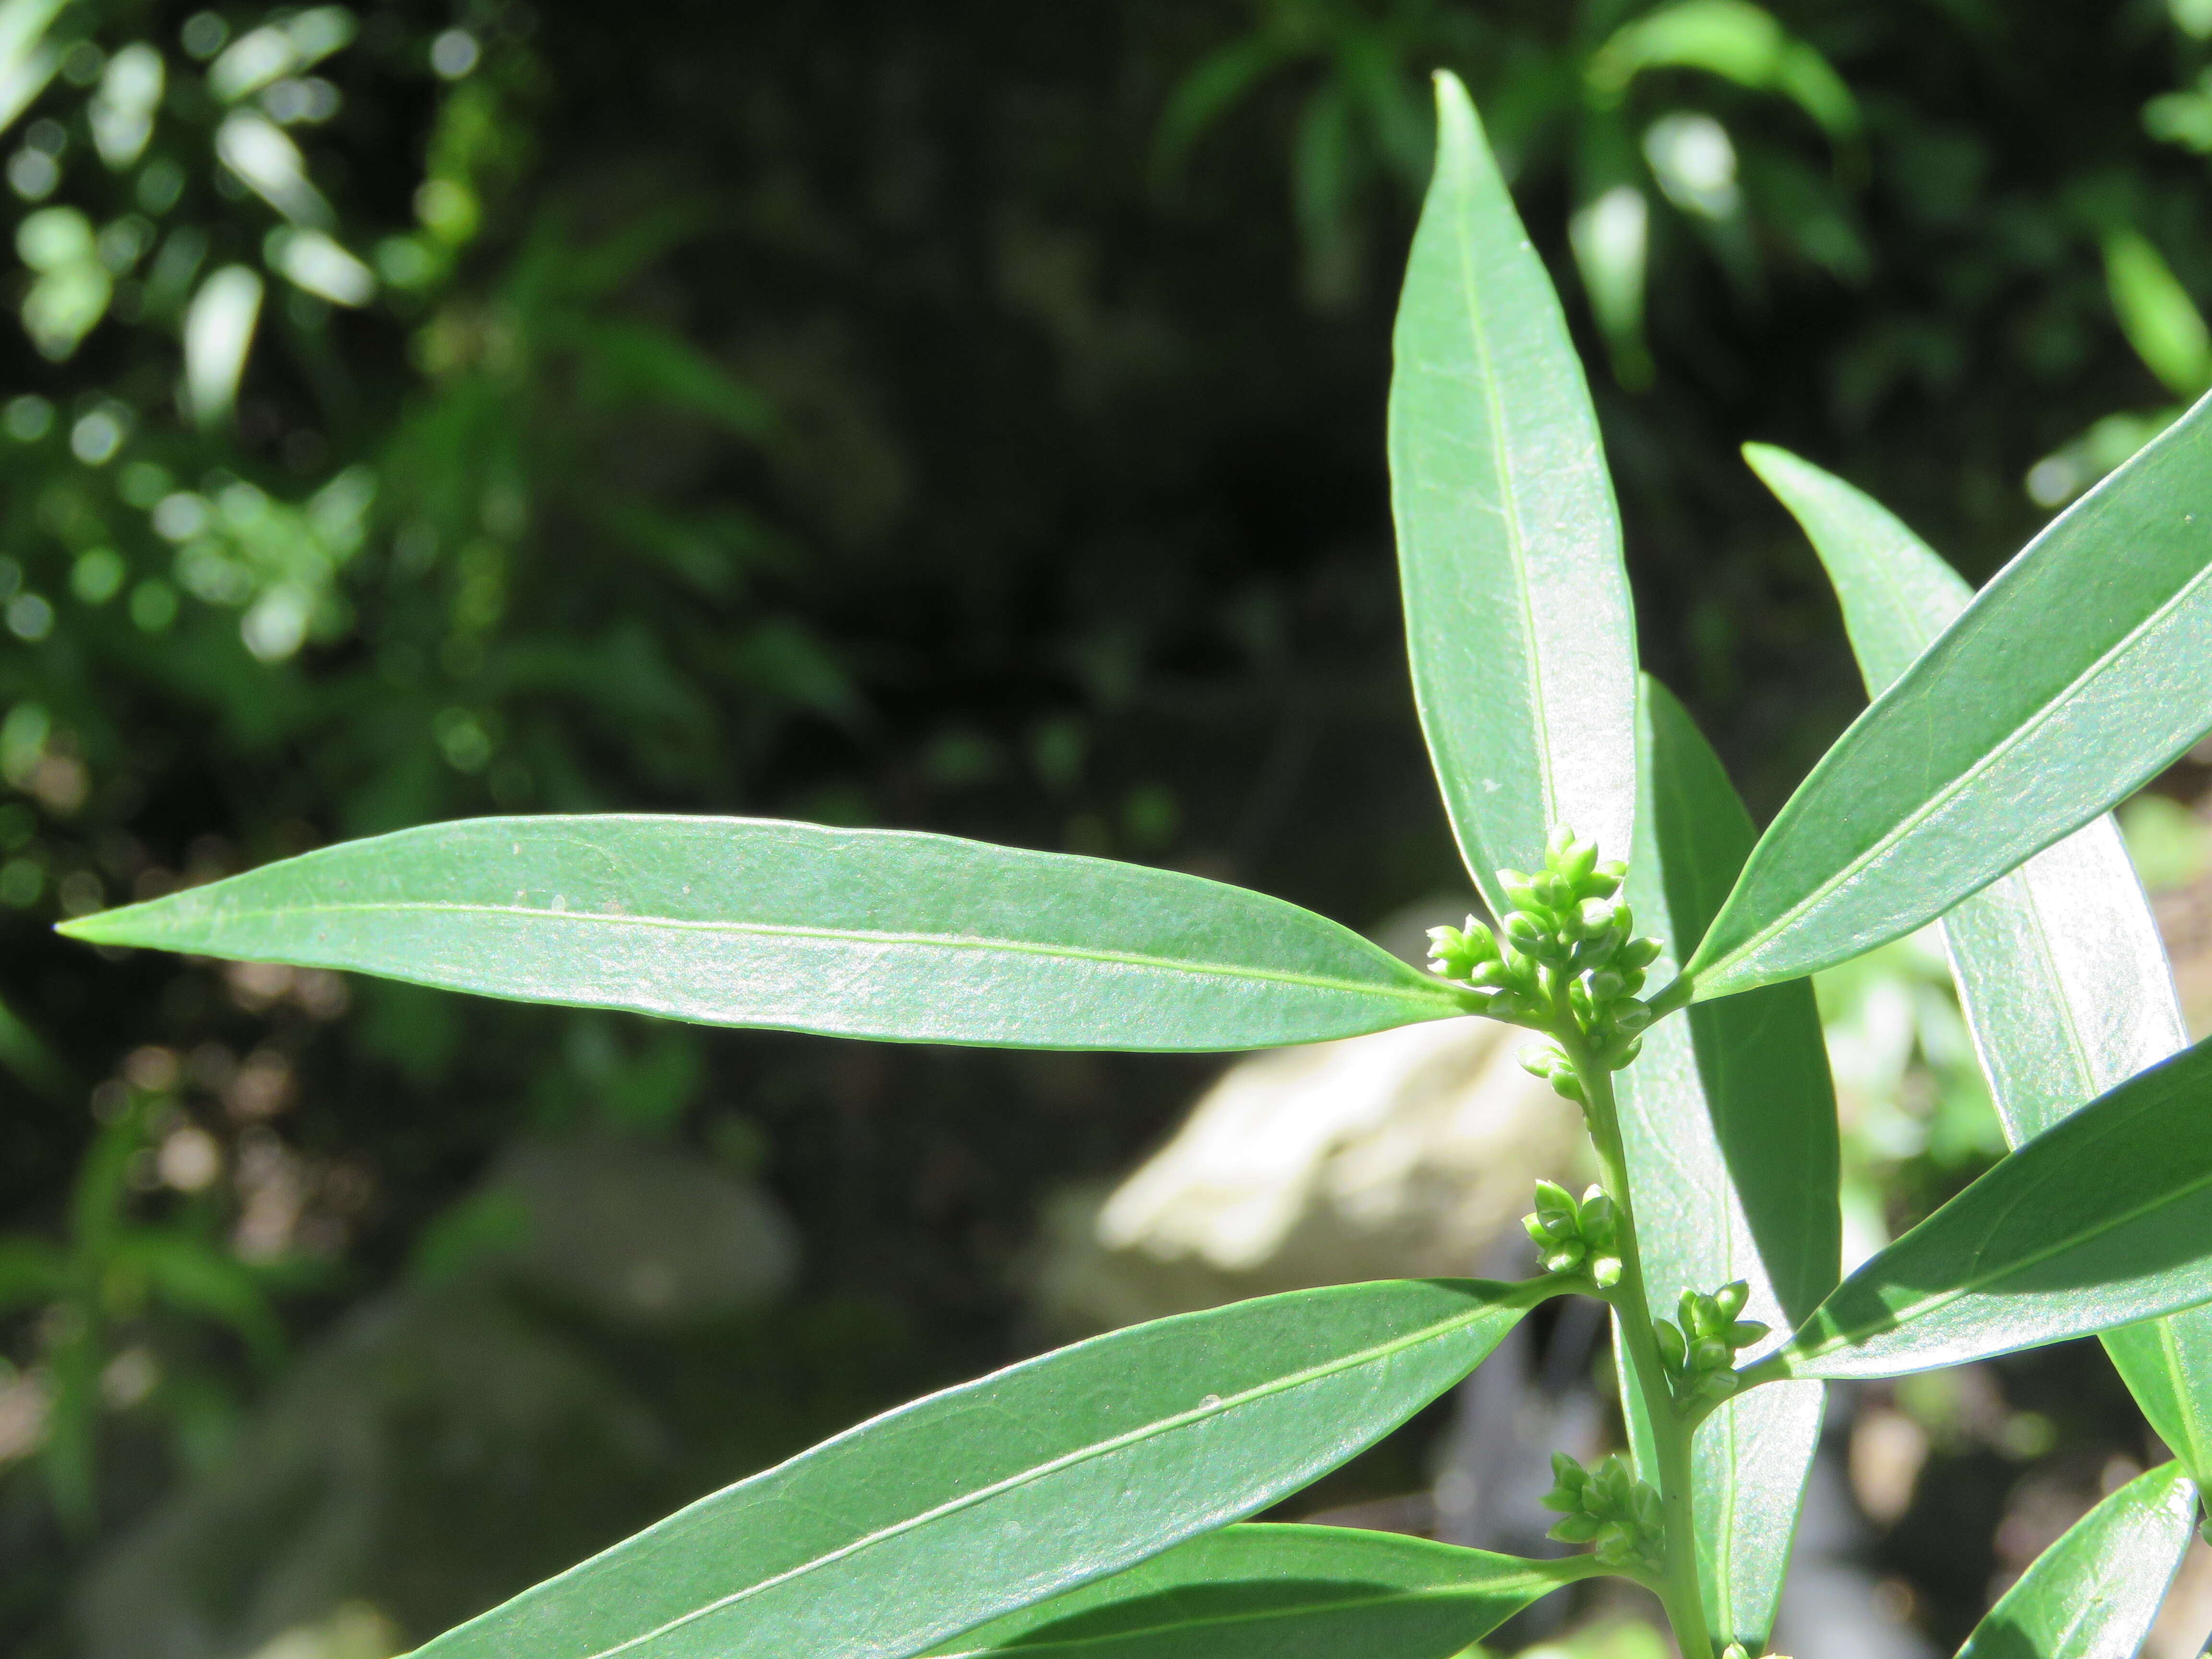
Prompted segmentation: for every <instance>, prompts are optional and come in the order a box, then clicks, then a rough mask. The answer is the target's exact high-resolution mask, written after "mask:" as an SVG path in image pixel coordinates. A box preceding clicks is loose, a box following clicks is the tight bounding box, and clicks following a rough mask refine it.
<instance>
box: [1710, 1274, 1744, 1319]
mask: <svg viewBox="0 0 2212 1659" xmlns="http://www.w3.org/2000/svg"><path fill="white" fill-rule="evenodd" d="M1750 1300H1751V1285H1750V1284H1749V1282H1748V1281H1747V1280H1744V1279H1730V1280H1729V1282H1728V1283H1727V1284H1725V1285H1722V1286H1721V1287H1720V1289H1718V1290H1717V1291H1714V1292H1713V1308H1714V1310H1715V1311H1716V1312H1717V1313H1718V1314H1719V1316H1721V1317H1722V1318H1723V1319H1734V1318H1735V1316H1737V1315H1738V1314H1740V1313H1741V1312H1742V1311H1743V1304H1745V1303H1747V1302H1748V1301H1750Z"/></svg>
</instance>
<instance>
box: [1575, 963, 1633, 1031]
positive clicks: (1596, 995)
mask: <svg viewBox="0 0 2212 1659" xmlns="http://www.w3.org/2000/svg"><path fill="white" fill-rule="evenodd" d="M1583 985H1584V986H1586V987H1589V999H1590V1000H1591V1001H1592V1002H1595V1003H1599V1004H1604V1003H1608V1002H1612V1001H1613V1000H1615V999H1616V998H1618V997H1619V996H1620V994H1621V993H1622V991H1623V990H1624V989H1625V988H1626V987H1625V985H1624V982H1623V981H1622V980H1621V977H1620V975H1619V974H1616V973H1614V972H1613V969H1610V968H1593V969H1590V970H1589V972H1588V973H1586V974H1584V975H1583ZM1615 1024H1618V1022H1617V1021H1616V1022H1615Z"/></svg>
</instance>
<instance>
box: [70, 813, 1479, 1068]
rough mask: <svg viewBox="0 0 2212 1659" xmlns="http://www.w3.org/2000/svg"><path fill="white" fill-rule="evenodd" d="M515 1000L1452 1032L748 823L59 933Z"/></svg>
mask: <svg viewBox="0 0 2212 1659" xmlns="http://www.w3.org/2000/svg"><path fill="white" fill-rule="evenodd" d="M64 932H66V933H71V934H73V935H75V936H76V937H77V938H79V939H90V940H92V941H94V943H97V944H106V945H149V946H155V947H158V948H161V949H164V950H171V951H191V952H194V953H197V954H199V955H204V956H215V957H236V958H241V959H244V960H247V961H260V962H284V963H295V964H299V965H302V966H307V967H316V968H349V969H357V970H359V971H361V972H363V973H372V974H381V975H385V976H386V977H387V978H392V979H404V980H411V981H415V982H416V983H417V984H422V985H436V986H442V987H447V988H448V989H452V990H459V991H475V992H479V993H482V994H486V995H490V996H501V997H512V998H516V999H520V1000H525V1001H532V1002H558V1003H569V1004H578V1005H583V1006H594V1007H605V1008H629V1009H635V1010H637V1011H639V1012H643V1013H649V1014H662V1015H668V1016H671V1017H673V1018H678V1019H690V1020H699V1021H702V1022H705V1023H708V1024H720V1025H769V1026H779V1027H781V1028H784V1029H786V1030H799V1031H822V1032H828V1033H831V1034H833V1035H837V1036H866V1037H892V1038H897V1039H901V1040H904V1041H908V1042H971V1043H995V1044H1000V1045H1005V1046H1008V1047H1018V1048H1152V1049H1176V1048H1197V1049H1215V1048H1259V1047H1263V1046H1269V1045H1273V1044H1276V1043H1285V1042H1313V1041H1315V1040H1316V1039H1317V1038H1322V1037H1334V1036H1350V1035H1352V1034H1355V1033H1358V1032H1362V1031H1372V1030H1383V1029H1384V1028H1386V1027H1389V1026H1393V1025H1403V1024H1410V1023H1411V1022H1413V1021H1415V1020H1421V1019H1435V1018H1441V1017H1443V1016H1445V1015H1449V1014H1453V1013H1456V1012H1460V1009H1459V1007H1458V1005H1457V1003H1456V1002H1455V1000H1453V999H1452V998H1451V996H1450V995H1449V993H1448V992H1446V991H1444V990H1443V987H1440V986H1439V985H1438V983H1437V981H1434V980H1432V979H1430V978H1428V977H1427V976H1426V975H1422V974H1420V973H1418V972H1416V971H1415V970H1414V969H1411V968H1408V967H1407V966H1406V965H1404V964H1403V963H1400V962H1398V961H1397V960H1396V959H1395V957H1391V956H1390V955H1389V953H1388V952H1387V951H1383V950H1381V949H1379V948H1377V947H1376V946H1375V945H1370V944H1369V943H1368V942H1367V941H1366V940H1364V939H1361V938H1359V937H1358V935H1357V934H1355V933H1351V932H1349V931H1348V930H1346V929H1345V928H1343V927H1338V926H1337V925H1336V924H1335V923H1334V922H1332V921H1327V920H1326V919H1324V918H1322V917H1321V916H1316V915H1313V914H1312V913H1311V912H1310V911H1307V910H1302V909H1300V908H1298V907H1297V906H1296V905H1294V904H1286V903H1285V902H1283V901H1281V900H1279V899H1273V898H1269V897H1267V896H1265V895H1264V894H1260V893H1253V892H1248V891H1246V890H1243V888H1238V887H1230V886H1225V885H1224V884H1221V883H1219V882H1212V881H1206V880H1203V879H1201V878H1199V877H1196V876H1187V875H1182V874H1180V873H1178V872H1175V871H1170V870H1152V869H1146V868H1144V867H1142V866H1137V865H1128V864H1113V863H1109V862H1107V861H1105V860H1100V859H1086V858H1074V857H1070V856H1067V855H1066V854H1057V853H1030V852H1022V851H1019V850H1017V849H1014V848H1003V847H991V846H987V845H985V844H984V843H982V842H970V841H957V840H955V839H953V838H951V836H928V835H915V834H909V833H907V832H903V831H896V830H881V829H823V828H822V827H820V826H818V825H815V824H806V823H783V822H779V821H776V820H773V819H761V818H708V817H647V816H629V815H610V816H604V817H518V818H470V819H464V820H461V821H459V822H457V823H435V824H428V825H425V826H423V827H422V828H421V829H403V830H401V831H399V832H398V834H396V835H390V836H377V837H375V838H374V839H373V840H368V841H358V842H345V843H344V844H343V845H340V846H337V847H331V848H325V849H324V850H323V851H320V852H316V853H309V854H305V855H304V856H302V857H300V858H295V859H288V860H285V861H284V862H283V863H281V864H273V865H269V866H264V868H262V869H259V870H255V871H252V872H248V873H247V874H246V875H242V876H234V877H232V878H230V879H229V880H228V881H220V882H216V883H213V884H210V885H208V886H205V887H194V888H188V889H186V890H185V891H183V892H180V893H176V894H173V895H171V896H169V897H167V898H162V899H156V900H155V901H153V902H150V903H146V904H135V905H131V906H129V907H127V908H124V909H120V910H111V911H107V912H106V913H104V914H101V915H94V916H87V917H84V918H82V920H80V921H74V922H70V923H67V924H64Z"/></svg>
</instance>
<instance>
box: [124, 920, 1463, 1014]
mask: <svg viewBox="0 0 2212 1659" xmlns="http://www.w3.org/2000/svg"><path fill="white" fill-rule="evenodd" d="M417 913H420V914H426V915H483V916H525V917H531V918H533V919H536V920H539V921H562V922H581V923H587V924H598V925H600V926H606V927H643V928H657V929H665V930H666V931H668V932H671V933H744V934H754V935H759V936H763V937H768V938H778V939H781V938H793V939H836V940H842V941H844V942H846V943H848V944H856V945H857V944H872V945H926V946H928V947H931V948H933V949H939V950H948V951H1004V952H1006V954H1008V955H1012V956H1036V957H1060V958H1066V959H1069V960H1073V961H1079V962H1098V963H1117V964H1121V965H1123V966H1129V967H1140V968H1153V969H1164V970H1167V971H1170V972H1175V973H1188V974H1197V975H1210V976H1215V977H1225V978H1235V979H1255V980H1264V981H1269V982H1271V983H1277V984H1285V985H1300V986H1305V987H1310V988H1313V989H1316V990H1326V991H1354V992H1358V993H1360V994H1364V995H1370V996H1394V997H1401V998H1403V999H1405V1000H1407V1001H1409V1002H1419V1003H1427V1004H1432V1005H1437V1006H1446V1007H1457V1006H1458V1003H1457V1000H1455V998H1453V997H1452V996H1450V995H1449V994H1446V993H1442V992H1435V991H1431V990H1430V989H1428V988H1427V987H1425V986H1413V985H1392V984H1389V983H1388V982H1386V981H1374V980H1356V979H1337V978H1332V977H1330V976H1328V975H1323V974H1301V973H1296V972H1292V971H1291V970H1290V969H1279V968H1254V967H1246V966H1243V965H1240V964H1238V963H1216V962H1198V961H1189V960H1185V959H1182V958H1179V957H1160V956H1150V955H1146V953H1144V952H1142V951H1105V950H1099V949H1097V948H1096V947H1086V946H1080V945H1046V944H1038V943H1036V942H1035V941H1032V940H1027V939H993V938H983V937H979V936H976V935H973V934H951V933H888V932H884V931H879V930H876V929H871V928H865V927H808V926H805V924H803V923H798V922H756V921H689V920H686V919H684V918H683V917H678V916H649V915H630V914H628V913H626V912H610V911H605V910H552V909H547V908H543V907H541V906H534V905H513V904H461V903H440V902H429V901H427V900H408V901H406V902H399V903H389V904H382V903H379V904H368V903H362V904H288V905H280V906H264V907H257V908H251V909H248V908H225V909H224V910H223V911H222V915H221V916H220V918H219V920H220V921H224V922H231V921H276V920H283V919H286V918H290V917H296V916H321V915H330V916H338V915H413V914H417ZM208 920H209V919H203V920H202V921H199V922H197V923H194V922H185V923H179V924H178V925H176V926H174V927H171V928H169V929H167V930H166V931H167V932H169V933H172V934H179V933H181V934H185V935H187V936H189V935H190V934H191V932H192V931H193V930H194V928H195V927H204V926H206V925H208ZM88 936H89V935H88Z"/></svg>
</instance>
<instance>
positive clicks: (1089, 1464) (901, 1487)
mask: <svg viewBox="0 0 2212 1659" xmlns="http://www.w3.org/2000/svg"><path fill="white" fill-rule="evenodd" d="M1546 1294H1547V1287H1546V1286H1545V1285H1542V1284H1541V1283H1539V1284H1535V1285H1491V1284H1484V1283H1480V1282H1475V1281H1455V1282H1446V1281H1411V1280H1406V1281H1392V1282H1384V1283H1380V1284H1372V1285H1345V1286H1340V1287H1337V1288H1334V1289H1329V1290H1322V1291H1296V1292H1293V1293H1291V1294H1290V1295H1287V1296H1277V1297H1264V1298H1262V1299H1261V1300H1258V1301H1254V1302H1241V1303H1237V1304H1233V1305H1231V1306H1230V1307H1226V1308H1219V1309H1216V1310H1212V1311H1210V1312H1206V1313H1199V1314H1185V1315H1182V1316H1177V1317H1176V1318H1172V1319H1164V1320H1159V1321H1156V1322H1153V1323H1152V1324H1148V1325H1138V1326H1133V1327H1132V1328H1129V1329H1127V1330H1123V1331H1116V1332H1115V1333H1114V1334H1111V1335H1108V1336H1103V1337H1098V1338H1096V1339H1094V1340H1091V1341H1089V1342H1082V1343H1078V1344H1077V1345H1076V1346H1073V1347H1071V1348H1062V1349H1060V1350H1059V1351H1058V1352H1054V1353H1049V1354H1046V1355H1045V1356H1043V1357H1042V1358H1038V1359H1033V1360H1030V1361H1029V1362H1028V1363H1026V1364H1020V1365H1016V1366H1014V1367H1013V1368H1012V1369H1011V1370H1004V1371H1000V1372H999V1373H997V1374H996V1375H995V1376H987V1377H984V1378H983V1379H981V1381H980V1382H975V1383H968V1384H966V1385H964V1386H963V1387H961V1388H957V1389H948V1390H946V1391H945V1393H943V1394H938V1395H930V1396H929V1397H928V1398H927V1399H924V1400H920V1401H915V1403H914V1404H912V1405H909V1406H905V1407H901V1408H900V1409H898V1410H896V1411H894V1412H891V1413H887V1414H885V1415H884V1416H882V1417H878V1418H877V1419H874V1420H872V1421H871V1422H868V1423H864V1424H862V1425H860V1427H859V1428H857V1429H854V1430H853V1431H850V1432H849V1433H847V1434H843V1435H841V1436H839V1437H837V1438H836V1439H835V1440H831V1441H828V1442H826V1443H823V1444H822V1445H820V1446H817V1447H816V1448H815V1449H813V1450H811V1451H809V1452H806V1453H804V1454H802V1455H799V1456H798V1457H795V1458H793V1459H792V1460H791V1462H787V1463H784V1464H781V1465H780V1466H779V1467H777V1468H773V1469H770V1470H769V1471H768V1472H767V1473H765V1474H759V1475H756V1476H754V1477H753V1478H752V1479H751V1480H744V1481H740V1482H739V1483H738V1485H736V1486H731V1487H727V1488H726V1489H725V1490H723V1491H721V1492H716V1493H715V1494H714V1495H713V1496H712V1497H710V1498H702V1499H701V1500H700V1501H699V1502H698V1503H696V1504H692V1505H691V1506H690V1508H689V1509H685V1510H679V1511H678V1513H677V1514H675V1515H673V1516H670V1517H669V1518H668V1519H667V1520H665V1521H663V1522H660V1523H659V1525H658V1526H655V1527H653V1528H649V1529H647V1531H645V1532H642V1533H640V1534H638V1535H637V1536H636V1537H635V1538H632V1539H630V1540H629V1541H627V1542H624V1543H622V1544H617V1546H615V1547H613V1548H612V1549H611V1550H608V1551H606V1552H605V1553H603V1554H600V1555H597V1556H594V1557H592V1559H590V1560H588V1561H586V1562H585V1563H583V1564H582V1565H580V1566H576V1567H573V1568H571V1569H570V1570H569V1571H567V1572H565V1573H563V1574H562V1575H561V1576H560V1577H557V1578H552V1579H549V1580H547V1581H546V1582H545V1583H543V1584H540V1585H538V1587H537V1588H536V1589H530V1590H526V1591H524V1592H523V1594H521V1595H519V1596H517V1597H515V1598H514V1600H513V1601H509V1602H507V1603H506V1604H505V1605H504V1606H502V1607H495V1608H493V1609H492V1610H491V1611H490V1612H489V1613H484V1614H483V1615H482V1616H481V1617H479V1618H477V1619H474V1620H471V1621H470V1622H469V1623H467V1624H465V1625H463V1626H459V1627H458V1628H457V1629H454V1630H452V1631H449V1632H447V1633H446V1634H445V1635H443V1636H441V1637H440V1638H437V1639H436V1640H435V1641H434V1642H432V1643H430V1644H428V1646H426V1647H424V1648H422V1649H420V1650H417V1659H513V1656H516V1655H521V1654H526V1655H528V1656H530V1659H610V1656H612V1655H613V1654H615V1653H617V1651H619V1652H620V1653H621V1654H622V1655H623V1656H624V1659H788V1656H790V1655H793V1654H833V1653H834V1654H836V1655H837V1656H839V1659H902V1656H906V1655H910V1654H916V1653H921V1652H922V1651H924V1650H927V1648H929V1647H930V1646H931V1645H932V1644H935V1643H938V1642H940V1641H942V1640H943V1639H944V1638H946V1637H948V1636H951V1635H952V1634H954V1633H956V1632H959V1631H963V1630H966V1629H969V1628H970V1627H972V1626H976V1625H979V1624H981V1623H983V1622H984V1621H986V1620H990V1619H994V1618H997V1617H999V1616H1000V1615H1001V1614H1004V1613H1011V1612H1012V1611H1014V1610H1015V1609H1017V1608H1019V1607H1026V1606H1028V1605H1029V1604H1030V1603H1031V1602H1034V1601H1042V1600H1043V1599H1044V1598H1046V1597H1048V1596H1050V1595H1058V1594H1060V1592H1062V1591H1064V1590H1067V1589H1073V1588H1074V1587H1076V1586H1078V1585H1079V1584H1082V1583H1085V1582H1087V1581H1089V1580H1091V1579H1093V1578H1097V1577H1103V1575H1105V1574H1108V1573H1112V1572H1117V1571H1121V1569H1122V1568H1124V1567H1128V1566H1132V1565H1135V1564H1136V1563H1137V1562H1139V1561H1141V1560H1143V1559H1146V1557H1147V1556H1150V1555H1153V1554H1156V1553H1158V1552H1159V1551H1161V1550H1164V1549H1165V1548H1167V1547H1169V1546H1170V1545H1172V1544H1176V1543H1179V1542H1181V1541H1183V1540H1185V1539H1187V1538H1189V1537H1192V1536H1194V1535H1195V1534H1199V1533H1202V1532H1206V1531H1210V1530H1211V1529H1212V1528H1216V1527H1218V1526H1220V1525H1221V1524H1222V1523H1223V1522H1228V1521H1233V1520H1237V1519H1238V1518H1240V1517H1241V1516H1247V1515H1249V1514H1251V1513H1252V1512H1253V1511H1254V1510H1258V1509H1260V1508H1262V1507H1263V1506H1265V1505H1266V1504H1271V1503H1273V1502H1274V1501H1275V1500H1276V1499H1278V1498H1282V1497H1284V1496H1285V1495H1286V1494H1288V1493H1290V1492H1295V1491H1296V1490H1297V1488H1299V1487H1300V1486H1304V1485H1305V1484H1306V1482H1308V1481H1309V1480H1312V1479H1313V1478H1314V1477H1315V1476H1316V1475H1317V1474H1321V1473H1322V1471H1324V1470H1326V1469H1328V1468H1334V1466H1335V1465H1336V1464H1338V1463H1340V1462H1343V1461H1344V1460H1345V1459H1346V1458H1347V1457H1350V1456H1352V1455H1353V1454H1354V1453H1355V1452H1358V1450H1360V1449H1362V1448H1363V1447H1364V1446H1367V1445H1369V1444H1370V1443H1373V1442H1374V1441H1376V1439H1378V1438H1380V1437H1382V1436H1383V1434H1385V1433H1387V1432H1388V1431H1389V1430H1391V1429H1393V1428H1395V1427H1396V1426H1397V1425H1399V1424H1400V1423H1401V1422H1403V1421H1405V1419H1407V1418H1408V1417H1410V1416H1411V1415H1412V1414H1413V1413H1414V1412H1415V1411H1417V1410H1419V1408H1420V1407H1422V1406H1423V1405H1425V1404H1426V1403H1427V1402H1428V1401H1431V1400H1433V1399H1434V1398H1436V1396H1437V1395H1439V1394H1441V1393H1443V1390H1444V1389H1448V1388H1449V1387H1450V1386H1451V1385H1452V1384H1453V1383H1455V1382H1457V1381H1458V1380H1459V1379H1460V1378H1461V1377H1462V1376H1466V1375H1467V1373H1468V1371H1469V1370H1473V1369H1474V1366H1475V1365H1476V1364H1478V1363H1480V1360H1481V1359H1482V1358H1483V1356H1484V1355H1486V1354H1487V1353H1488V1352H1490V1351H1491V1349H1492V1348H1493V1347H1495V1346H1497V1345H1498V1340H1500V1339H1501V1338H1502V1337H1503V1336H1504V1334H1505V1333H1506V1332H1507V1331H1508V1330H1510V1329H1511V1328H1512V1327H1513V1325H1514V1323H1515V1322H1516V1321H1517V1320H1518V1319H1519V1318H1520V1317H1521V1316H1522V1313H1523V1312H1524V1311H1525V1310H1527V1309H1528V1307H1529V1306H1531V1305H1533V1304H1534V1302H1536V1301H1537V1300H1539V1299H1541V1297H1543V1296H1544V1295H1546Z"/></svg>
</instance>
